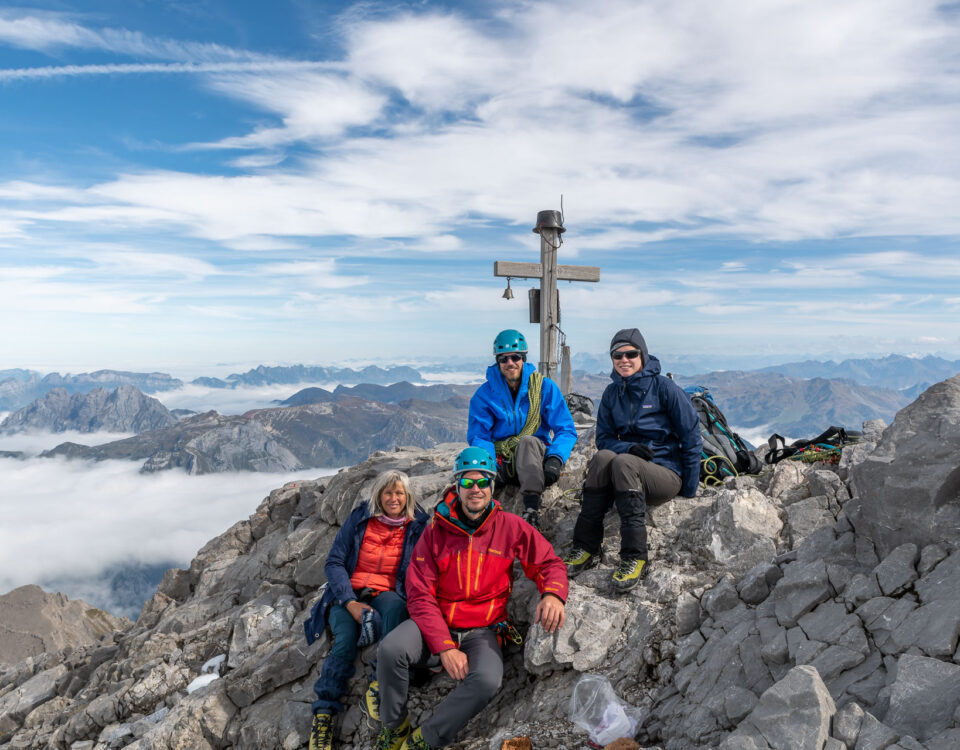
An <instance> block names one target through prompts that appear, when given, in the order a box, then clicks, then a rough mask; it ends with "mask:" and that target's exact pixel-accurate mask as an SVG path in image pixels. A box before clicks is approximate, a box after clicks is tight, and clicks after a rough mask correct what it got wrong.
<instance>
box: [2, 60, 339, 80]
mask: <svg viewBox="0 0 960 750" xmlns="http://www.w3.org/2000/svg"><path fill="white" fill-rule="evenodd" d="M324 67H326V65H324V64H323V63H314V62H297V61H294V60H290V61H287V60H277V61H269V60H267V61H260V60H258V61H256V62H212V63H193V62H189V63H109V64H103V65H48V66H43V67H36V68H6V69H0V81H20V80H29V79H39V78H71V77H77V76H104V75H110V76H115V75H143V74H145V73H167V74H170V73H173V74H176V73H189V74H200V73H205V74H223V73H243V72H246V73H253V72H260V73H263V72H267V71H274V72H281V73H282V72H289V71H297V70H315V69H318V68H324Z"/></svg>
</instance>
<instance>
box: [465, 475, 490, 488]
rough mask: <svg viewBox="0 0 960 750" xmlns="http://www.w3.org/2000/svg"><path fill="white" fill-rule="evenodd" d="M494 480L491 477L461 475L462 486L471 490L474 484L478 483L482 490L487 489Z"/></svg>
mask: <svg viewBox="0 0 960 750" xmlns="http://www.w3.org/2000/svg"><path fill="white" fill-rule="evenodd" d="M492 481H493V480H492V479H490V477H480V478H479V479H468V478H467V477H460V486H461V487H463V489H465V490H469V489H470V488H471V487H473V485H477V487H479V488H480V489H481V490H485V489H487V487H489V486H490V483H491V482H492Z"/></svg>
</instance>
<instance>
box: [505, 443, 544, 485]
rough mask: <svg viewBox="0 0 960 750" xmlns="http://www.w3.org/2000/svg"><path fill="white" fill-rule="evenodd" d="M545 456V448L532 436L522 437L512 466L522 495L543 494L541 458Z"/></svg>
mask: <svg viewBox="0 0 960 750" xmlns="http://www.w3.org/2000/svg"><path fill="white" fill-rule="evenodd" d="M546 455H547V446H545V445H544V444H543V441H541V440H540V438H538V437H534V436H533V435H524V436H523V437H522V438H520V443H519V444H518V445H517V452H516V453H515V454H514V457H513V465H514V467H516V470H517V480H518V481H519V482H520V493H521V494H523V495H540V494H541V493H542V492H543V457H544V456H546Z"/></svg>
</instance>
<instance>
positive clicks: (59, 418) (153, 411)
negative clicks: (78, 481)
mask: <svg viewBox="0 0 960 750" xmlns="http://www.w3.org/2000/svg"><path fill="white" fill-rule="evenodd" d="M176 422H177V418H176V417H175V416H173V414H171V413H170V412H169V411H168V410H167V408H166V407H165V406H164V405H163V404H161V403H160V402H159V401H157V399H155V398H152V397H150V396H147V395H146V394H144V393H142V392H141V391H140V390H139V389H137V388H136V387H134V386H132V385H121V386H119V387H118V388H117V389H116V390H114V391H107V390H105V389H103V388H94V389H93V390H92V391H90V392H89V393H74V394H70V393H68V392H67V391H66V390H65V389H63V388H54V389H53V390H51V391H50V392H49V393H47V394H46V395H45V396H43V397H42V398H39V399H37V400H36V401H34V402H33V403H31V404H29V405H27V406H25V407H23V408H22V409H19V410H17V411H15V412H14V413H13V414H11V415H10V416H8V417H7V418H6V419H5V420H4V421H3V422H2V423H0V432H5V433H14V432H24V431H27V430H44V431H49V432H65V431H67V430H74V431H76V432H101V431H103V432H135V433H141V432H147V431H149V430H157V429H161V428H164V427H170V426H171V425H174V424H176Z"/></svg>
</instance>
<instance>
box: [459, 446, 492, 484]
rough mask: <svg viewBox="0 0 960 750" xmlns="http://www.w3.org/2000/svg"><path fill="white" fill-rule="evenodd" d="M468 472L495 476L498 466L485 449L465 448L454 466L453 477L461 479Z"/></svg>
mask: <svg viewBox="0 0 960 750" xmlns="http://www.w3.org/2000/svg"><path fill="white" fill-rule="evenodd" d="M468 471H480V472H483V473H484V474H489V475H490V476H493V475H495V474H496V473H497V464H496V462H495V461H494V460H493V457H492V456H491V455H490V454H489V453H487V451H486V449H485V448H477V447H475V446H472V447H470V448H464V449H463V450H462V451H460V455H458V456H457V460H456V462H455V463H454V465H453V475H454V476H455V477H459V476H460V475H461V474H466V473H467V472H468Z"/></svg>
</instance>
